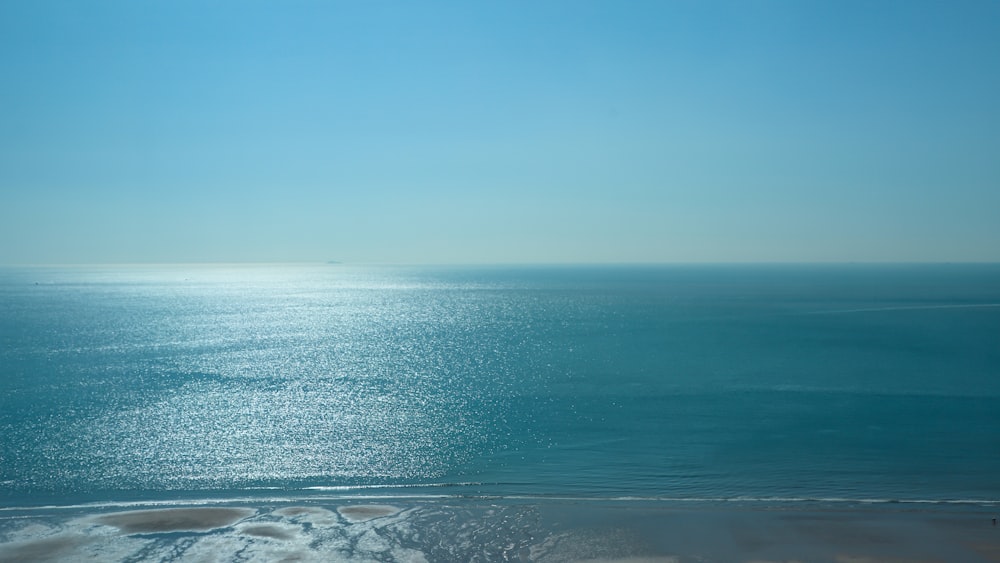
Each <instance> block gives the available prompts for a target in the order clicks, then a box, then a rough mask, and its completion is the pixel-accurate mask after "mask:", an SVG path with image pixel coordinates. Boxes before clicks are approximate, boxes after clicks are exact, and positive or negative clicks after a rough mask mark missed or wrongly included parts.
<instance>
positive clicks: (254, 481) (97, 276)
mask: <svg viewBox="0 0 1000 563" xmlns="http://www.w3.org/2000/svg"><path fill="white" fill-rule="evenodd" d="M553 502H561V503H563V504H561V505H560V506H564V507H565V506H570V507H573V506H588V503H615V505H616V506H626V507H628V506H646V507H648V506H650V505H651V503H652V504H655V503H658V502H663V503H669V504H670V505H671V506H677V505H683V504H685V503H716V505H717V504H718V503H740V505H741V506H747V505H751V506H752V505H754V504H755V503H758V504H761V505H766V506H768V507H774V506H794V505H801V504H807V505H809V506H815V505H817V503H820V504H821V505H822V506H825V507H829V506H834V507H836V506H845V507H853V506H857V505H860V504H883V503H884V504H893V505H901V506H907V507H916V508H919V507H920V506H922V505H949V504H956V505H972V506H978V507H987V509H988V510H997V508H996V507H997V506H998V505H1000V264H671V265H611V266H604V265H602V266H594V265H558V266H538V265H530V266H510V265H504V266H461V267H458V266H399V265H346V264H196V265H112V266H44V267H42V266H33V267H5V268H0V543H2V542H3V541H6V542H7V543H8V544H9V545H12V546H14V547H15V548H17V549H21V550H22V551H20V552H17V553H21V554H22V555H23V554H29V555H30V554H32V553H33V554H35V555H38V554H39V553H42V555H38V559H39V560H42V559H44V558H45V557H48V556H49V555H51V553H50V552H43V551H39V550H36V551H31V550H30V549H29V548H30V545H33V544H30V542H31V541H33V540H32V539H31V538H32V537H36V536H37V537H40V538H43V539H44V538H48V539H50V540H51V539H52V538H56V537H62V536H59V534H63V535H65V534H66V533H68V532H67V529H68V528H67V527H66V526H68V525H69V524H67V523H66V522H67V521H69V520H68V519H69V516H66V517H65V518H63V521H61V522H54V521H46V522H43V523H42V524H39V523H38V522H39V518H40V516H39V515H40V514H43V513H44V514H46V515H52V514H72V515H73V518H78V517H82V516H81V515H83V514H84V513H86V514H90V515H91V517H93V514H95V513H99V514H104V515H105V516H107V514H106V513H109V512H115V513H117V512H122V511H127V510H135V509H143V510H150V509H163V508H170V507H182V506H183V507H190V506H201V507H205V506H209V507H217V508H218V507H228V508H231V507H233V506H236V505H238V506H243V507H246V506H254V507H258V508H256V509H254V510H258V512H255V513H254V514H258V515H261V517H262V518H263V520H266V522H270V524H266V525H270V526H272V527H273V526H279V527H280V526H285V528H282V529H279V530H278V531H275V530H273V529H272V530H270V532H267V530H265V529H264V528H260V527H261V526H265V524H262V523H260V522H257V523H256V524H255V525H256V526H257V527H258V528H255V529H257V530H258V532H260V533H258V534H253V533H249V535H247V534H244V535H243V536H241V537H245V538H250V539H249V540H247V541H248V542H250V543H246V542H244V543H239V544H238V545H237V544H233V545H232V546H230V547H227V548H225V549H231V550H233V551H232V553H236V552H237V551H238V550H239V549H243V550H244V551H241V552H239V553H241V554H242V555H240V557H242V559H239V558H235V559H232V560H247V558H248V557H249V556H248V554H250V553H252V550H251V551H245V550H246V549H248V547H247V546H248V545H250V544H253V545H256V546H257V547H258V548H259V547H260V546H261V545H264V544H267V542H272V543H273V542H280V541H282V538H284V539H285V540H287V539H288V537H291V536H290V535H289V534H291V535H294V534H293V531H295V530H298V532H295V533H299V532H301V533H303V534H306V533H313V534H315V533H318V532H316V530H318V529H319V528H320V527H321V526H320V525H319V524H317V523H316V522H312V523H311V524H310V523H308V522H306V523H303V522H304V521H302V520H301V519H302V518H306V516H309V515H311V516H309V517H312V518H314V520H315V519H316V518H320V517H319V516H317V514H319V515H321V516H322V517H323V518H328V519H329V522H328V524H329V525H330V526H333V527H336V526H341V527H343V526H348V525H353V524H359V523H366V522H367V523H371V522H376V521H378V519H379V518H390V519H391V518H397V519H399V518H402V517H401V516H400V515H401V514H403V515H405V514H411V513H412V514H411V520H410V525H411V526H412V525H413V522H415V521H419V518H420V517H421V516H420V514H423V515H424V517H425V518H426V519H427V521H428V522H431V521H433V522H437V524H436V525H438V528H437V529H440V528H441V527H442V526H444V523H445V522H448V523H450V524H448V525H450V526H452V529H453V531H455V530H459V529H465V528H463V527H462V526H464V525H459V524H457V523H456V519H455V518H454V517H453V516H454V514H455V513H454V512H448V514H451V516H450V517H448V518H445V517H444V516H441V514H444V513H443V512H440V511H441V510H444V507H452V508H451V510H453V511H454V510H458V508H455V507H465V508H462V510H471V511H473V512H475V514H477V515H478V516H476V518H472V517H471V516H470V517H469V519H467V522H466V523H467V524H468V522H472V521H478V522H480V524H481V525H482V526H484V527H483V528H482V529H483V530H486V529H487V528H488V527H489V526H487V524H484V523H483V522H486V521H487V520H489V519H490V518H493V520H490V521H491V522H494V521H495V522H494V524H495V526H494V528H490V529H494V531H495V530H499V529H500V528H497V527H496V526H500V524H499V523H500V522H506V521H507V520H504V519H505V518H507V517H506V516H504V514H505V512H504V511H508V512H507V514H508V516H509V511H511V510H513V511H523V510H529V511H530V510H535V511H536V512H537V510H538V507H540V506H541V507H544V506H549V505H546V503H553ZM463 503H464V504H463ZM352 506H353V507H354V509H356V511H355V513H352V512H351V510H350V508H351V507H352ZM259 507H269V508H266V509H261V508H259ZM296 507H298V508H296ZM338 507H339V508H338ZM345 507H346V508H345ZM497 507H499V508H497ZM525 507H527V508H525ZM233 510H236V509H233ZM240 510H243V509H240ZM281 510H285V511H287V513H281V512H280V511H281ZM338 510H339V512H338ZM366 510H367V512H365V511H366ZM434 510H438V512H434ZM543 510H544V508H543ZM60 511H62V512H60ZM116 511H117V512H116ZM296 511H298V512H296ZM310 511H311V512H310ZM323 511H326V512H323ZM357 511H360V512H357ZM408 511H410V512H408ZM491 511H493V512H491ZM497 511H499V512H497ZM446 512H447V511H446ZM417 513H419V514H417ZM240 514H243V513H232V514H231V515H233V518H234V520H233V521H234V522H235V521H239V518H240V517H241V516H240ZM246 514H249V513H246ZM246 514H243V516H245V515H246ZM282 514H284V520H283V521H281V522H279V520H281V518H279V517H280V516H281V515H282ZM352 514H353V516H352ZM358 514H361V515H362V516H361V517H359V516H358ZM470 514H471V513H470ZM518 514H520V512H518ZM433 515H436V516H433ZM293 517H294V518H293ZM295 518H299V520H295ZM435 518H436V520H435ZM449 518H450V519H449ZM477 518H478V520H477ZM26 519H27V520H26ZM320 519H322V518H320ZM373 519H374V520H373ZM29 520H30V521H31V522H33V524H32V526H28V525H27V524H26V522H28V521H29ZM42 520H44V519H42ZM263 520H262V521H263ZM515 520H516V518H515ZM88 522H89V524H87V525H86V526H84V527H82V528H80V527H78V528H76V529H75V530H76V531H73V534H76V535H75V536H73V537H83V536H81V534H91V535H93V534H95V533H97V532H94V530H95V529H104V528H102V527H101V525H99V524H95V523H94V522H93V520H90V521H88ZM106 523H107V522H105V524H106ZM306 524H308V525H306ZM494 524H490V525H494ZM240 525H243V526H244V528H243V529H244V531H246V526H248V525H249V524H246V523H245V522H244V524H240ZM359 525H360V524H359ZM39 526H40V527H39ZM233 526H236V528H239V525H238V524H233V523H232V522H230V523H229V524H226V525H220V526H214V527H213V526H208V527H207V528H206V527H204V526H203V527H202V528H198V526H189V528H191V529H194V530H195V532H197V533H195V532H191V534H194V535H190V534H189V535H190V537H188V536H185V537H186V538H187V539H185V540H184V541H188V540H190V544H184V545H187V547H184V548H183V549H181V548H180V547H178V546H179V545H181V544H179V543H178V542H179V541H181V540H179V539H177V534H178V533H179V532H177V530H179V529H182V528H184V526H181V527H180V528H175V529H172V534H173V535H170V534H167V535H168V536H170V538H173V539H171V540H170V541H167V540H165V539H164V538H160V539H159V540H156V541H160V544H156V541H154V540H155V538H154V536H155V535H156V534H154V533H152V532H150V530H145V532H144V533H146V534H147V535H146V536H143V535H142V534H139V535H138V536H136V535H135V529H130V528H128V526H121V525H120V526H119V532H120V533H121V535H122V537H125V538H127V539H128V538H131V539H129V541H133V540H135V541H139V540H138V539H136V538H140V539H141V538H146V539H147V540H149V541H148V542H147V543H145V544H142V546H145V547H141V546H140V547H141V548H140V547H135V546H138V545H139V544H135V543H134V542H133V543H130V544H128V545H131V546H133V547H135V549H139V550H140V551H134V550H133V551H128V550H127V549H126V550H125V551H123V552H122V553H124V555H121V560H130V561H141V560H157V561H159V560H163V561H167V560H185V555H184V553H187V554H188V555H191V553H194V552H193V551H185V550H189V549H190V550H193V549H195V548H196V547H197V545H203V544H204V542H205V541H208V540H207V539H205V538H215V539H216V540H218V538H219V537H221V536H218V534H221V533H223V532H220V531H219V530H229V532H232V530H233V529H236V528H234V527H233ZM105 527H107V526H105ZM328 527H329V526H328ZM466 527H468V526H466ZM473 527H475V526H473ZM265 528H266V526H265ZM108 529H112V528H108ZM185 529H186V528H185ZM370 529H376V528H366V530H368V531H370ZM428 529H429V528H428ZM428 529H425V530H424V532H423V533H424V535H425V536H427V535H428V534H430V532H429V531H428ZM81 530H82V531H81ZM205 530H209V531H205ZM213 530H214V531H213ZM261 530H265V531H261ZM281 530H285V531H281ZM289 530H292V531H289ZM168 531H171V530H168ZM189 531H190V530H189ZM508 531H509V530H508ZM265 532H266V533H265ZM466 532H468V530H466ZM522 532H523V533H522ZM522 532H518V533H519V534H521V535H519V536H518V537H519V538H521V539H520V540H511V539H510V537H507V536H504V538H503V542H508V543H509V542H514V543H515V544H517V545H516V546H514V547H516V550H517V551H516V553H518V554H520V555H518V557H520V558H521V559H519V560H545V557H542V556H541V555H545V554H544V553H541V552H539V551H538V550H537V549H536V548H538V549H541V547H539V546H541V545H542V544H543V543H544V541H549V542H550V544H551V543H552V541H553V540H552V538H551V537H549V538H548V539H547V540H546V539H545V538H541V537H540V534H532V533H529V532H524V531H523V530H522ZM102 533H103V532H102ZM365 533H368V532H367V531H366V532H365ZM441 533H444V532H441ZM455 533H457V532H455ZM32 534H34V536H32ZM130 534H132V535H130ZM149 534H152V536H150V535H149ZM213 534H214V535H213ZM400 534H402V532H400ZM470 534H471V535H469V536H468V537H469V538H472V539H471V540H469V541H470V542H471V543H468V545H469V546H471V547H470V549H473V551H470V552H468V553H466V552H462V553H458V552H456V553H452V554H451V555H454V556H455V560H476V558H477V557H479V559H480V560H500V559H501V557H500V554H504V556H503V559H507V560H514V559H512V558H510V557H507V555H509V554H510V553H515V552H514V551H510V550H509V549H508V551H503V550H502V549H501V551H496V552H494V553H493V554H494V555H495V556H496V557H491V556H488V554H487V555H483V556H482V557H480V556H478V555H477V556H473V555H474V554H475V553H480V554H482V553H486V552H485V551H482V550H481V549H480V551H475V549H478V548H479V547H481V545H479V544H476V541H480V542H481V543H482V542H486V543H489V542H488V541H487V539H485V538H486V536H487V535H488V534H485V532H484V533H483V534H482V535H481V536H478V537H479V540H476V537H477V536H476V534H475V533H471V532H470ZM181 535H183V534H181ZM230 535H232V534H230ZM376 535H377V534H376ZM501 535H503V534H499V533H498V537H499V536H501ZM508 535H509V534H508ZM285 536H288V537H285ZM404 536H405V534H404V535H401V536H400V537H401V538H403V537H404ZM227 537H228V536H227ZM338 537H340V536H338ZM381 537H382V539H383V540H385V541H386V542H389V543H391V544H392V546H391V547H385V549H383V550H382V551H378V550H376V551H371V550H368V551H365V549H367V548H365V547H364V546H365V545H366V544H364V542H360V543H359V542H358V541H355V542H354V543H350V542H348V543H347V544H344V545H347V546H348V547H345V548H343V549H341V548H339V547H338V548H336V549H339V550H340V551H337V552H336V553H338V554H339V555H338V557H340V558H341V559H344V560H350V559H352V558H357V557H360V556H361V555H364V557H367V558H369V559H371V558H374V559H377V560H384V561H391V560H411V561H419V560H435V559H436V560H446V559H450V556H442V557H433V556H431V555H429V554H431V553H433V552H432V551H429V550H428V549H429V548H428V549H424V548H425V547H426V546H424V547H421V546H422V545H423V544H421V543H420V541H422V540H419V538H418V536H413V535H409V536H405V538H409V539H405V538H404V539H399V540H398V541H395V540H393V541H390V540H389V539H387V536H385V534H383V535H382V536H381ZM420 537H424V536H420ZM442 537H443V536H442ZM150 538H153V539H150ZM191 538H195V539H198V538H201V540H200V541H201V542H202V543H201V544H198V542H196V541H194V540H191ZM525 538H529V539H525ZM168 539H169V538H168ZM369 539H371V538H369ZM425 539H426V538H425ZM467 539H468V538H467ZM81 541H82V540H81ZM95 541H96V540H95ZM122 541H125V540H122ZM233 541H236V540H233ZM345 541H346V540H345ZM498 541H499V540H498ZM149 542H152V543H149ZM164 542H166V543H164ZM171 542H173V543H171ZM254 542H256V543H254ZM310 542H311V543H310ZM428 542H429V543H428ZM428 542H425V543H428V545H430V543H434V542H437V543H434V545H438V546H439V547H440V545H442V540H441V539H440V538H439V539H436V540H434V542H430V540H428ZM518 542H520V543H518ZM532 542H534V543H532ZM369 543H370V542H369ZM376 543H377V542H376ZM383 543H384V542H383ZM570 543H572V542H568V543H567V545H569V544H570ZM161 544H162V545H161ZM86 545H89V546H90V547H81V548H80V549H91V550H93V549H98V548H97V547H94V546H95V545H97V544H95V543H94V542H91V543H87V544H86ZM122 545H125V544H122ZM150 545H161V547H162V548H163V549H164V550H168V546H169V549H172V550H173V551H170V552H169V553H167V552H166V551H164V553H167V555H163V554H160V555H157V553H159V552H155V550H153V551H149V550H151V549H153V548H152V547H150ZM268 545H270V544H268ZM303 545H304V546H305V547H303V549H305V550H306V551H308V550H313V551H316V550H320V551H318V552H317V553H319V552H321V551H322V549H323V547H322V542H321V541H319V540H317V539H316V538H315V537H312V539H309V541H308V542H306V543H303ZM338 545H339V544H338ZM477 545H478V546H479V547H477ZM484 545H485V544H484ZM574 545H577V544H574ZM18 546H20V547H18ZM25 546H28V547H25ZM234 546H235V547H234ZM352 546H353V547H352ZM77 547H79V546H77ZM182 547H183V546H182ZM272 547H273V546H272ZM369 547H370V546H369ZM383 547H384V546H383ZM529 548H530V549H535V551H530V549H529ZM59 549H62V548H59ZM74 549H75V548H74ZM122 549H125V548H122ZM128 549H132V548H131V547H130V548H128ZM142 549H145V550H146V551H141V550H142ZM331 549H332V548H331ZM392 549H395V550H396V551H391V550H392ZM498 549H500V548H498ZM24 550H27V551H24ZM352 550H353V551H352ZM399 550H402V551H399ZM526 550H529V551H530V553H529V551H526ZM57 551H58V550H57ZM12 553H13V552H12ZM44 553H49V555H44ZM59 553H63V555H65V553H68V552H65V553H64V552H59ZM81 553H82V552H81ZM88 553H91V552H88ZM94 553H97V552H93V553H91V555H93V554H94ZM116 553H117V552H116ZM170 553H173V555H170ZM329 553H332V552H327V555H329ZM373 553H374V554H375V555H372V554H373ZM540 553H541V555H540ZM379 554H381V555H379ZM470 554H473V555H470ZM356 556H357V557H356ZM549 556H550V557H549V560H557V559H558V558H555V556H552V554H551V553H549ZM25 557H26V558H28V559H30V558H31V557H28V556H25ZM52 557H56V558H57V559H58V558H59V557H57V556H52ZM60 557H61V556H60ZM98 557H99V554H98ZM129 557H131V559H129ZM171 557H174V558H173V559H172V558H171ZM227 557H228V556H227ZM233 557H236V556H235V555H233ZM303 557H304V556H303ZM317 557H319V556H317ZM99 558H100V557H99ZM421 558H422V559H421ZM223 559H225V558H223ZM249 559H253V558H252V557H249ZM207 560H208V559H207ZM216 560H221V559H216ZM261 560H265V559H261ZM303 560H305V559H303ZM317 560H319V559H317Z"/></svg>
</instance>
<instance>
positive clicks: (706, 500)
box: [0, 483, 1000, 513]
mask: <svg viewBox="0 0 1000 563" xmlns="http://www.w3.org/2000/svg"><path fill="white" fill-rule="evenodd" d="M478 484H479V483H436V484H422V485H356V486H317V487H305V488H302V489H295V490H290V491H287V492H289V493H291V494H287V495H281V496H253V495H247V496H231V497H218V498H200V499H195V498H190V499H170V500H130V501H111V500H109V501H96V502H88V503H77V504H67V505H53V504H49V505H41V506H6V507H0V513H4V512H7V513H10V512H36V511H62V510H95V509H96V510H104V509H139V508H150V507H181V506H220V505H261V504H294V503H314V502H316V501H327V502H356V501H365V502H370V501H379V502H389V501H397V502H398V501H409V502H414V503H421V502H440V501H454V502H463V501H468V502H476V501H482V502H498V503H502V502H511V503H523V504H536V503H537V504H541V503H547V502H568V503H637V504H640V503H643V504H657V503H664V504H706V505H708V504H733V505H739V504H743V505H748V506H750V505H766V504H772V505H773V504H779V505H780V504H784V505H807V504H813V505H841V506H848V505H853V506H857V505H901V506H907V505H941V506H951V505H954V506H959V505H964V506H984V507H1000V499H974V498H968V499H940V498H939V499H933V498H931V499H920V498H866V497H819V496H817V497H780V496H768V497H749V496H732V497H722V496H720V497H711V496H704V497H675V496H657V495H649V496H636V495H625V496H597V495H595V496H579V495H574V496H569V495H544V494H538V495H530V494H524V495H521V494H513V495H511V494H481V493H459V494H422V493H409V494H405V493H402V494H390V493H387V494H350V492H351V491H364V490H371V489H405V488H411V489H422V488H438V487H461V486H468V485H478ZM254 490H260V489H254ZM305 491H315V492H340V493H344V494H339V495H323V494H301V493H303V492H305ZM297 493H298V494H297Z"/></svg>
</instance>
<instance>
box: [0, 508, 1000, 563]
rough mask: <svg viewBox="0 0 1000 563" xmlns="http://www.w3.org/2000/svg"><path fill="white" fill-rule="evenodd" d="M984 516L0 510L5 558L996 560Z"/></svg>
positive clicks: (934, 512)
mask: <svg viewBox="0 0 1000 563" xmlns="http://www.w3.org/2000/svg"><path fill="white" fill-rule="evenodd" d="M994 508H995V507H982V506H970V505H958V506H938V505H931V506H927V507H924V506H910V505H906V506H902V505H879V506H853V505H852V506H846V507H845V506H822V505H809V506H797V505H789V504H781V503H778V504H773V505H760V504H757V503H748V504H741V503H706V504H698V503H649V502H641V503H636V502H610V501H542V502H532V503H527V502H511V501H503V502H490V501H480V500H477V501H451V500H448V501H445V500H442V501H432V502H423V501H422V502H412V501H411V502H407V501H400V502H393V503H392V504H389V503H387V502H381V501H380V502H378V503H368V502H358V501H350V500H343V499H342V500H334V499H331V500H317V499H313V500H309V501H303V502H296V503H264V504H260V505H256V506H249V505H226V506H219V505H211V506H173V507H169V508H148V507H142V508H140V509H130V510H121V509H117V510H116V509H114V507H110V508H102V509H98V508H93V507H67V508H46V509H4V510H3V511H2V512H0V560H3V561H68V560H84V559H92V560H101V561H235V560H240V561H364V560H379V561H409V562H419V561H540V562H568V561H620V562H626V561H629V562H641V561H660V562H677V563H683V562H695V561H698V562H704V561H718V562H730V561H742V562H754V563H762V562H778V561H782V562H787V561H803V562H814V561H815V562H835V563H875V562H884V563H889V562H892V563H902V562H909V563H916V562H933V561H941V562H951V561H968V562H974V561H1000V527H997V526H994V525H993V523H992V518H993V516H994V514H993V512H992V510H993V509H994Z"/></svg>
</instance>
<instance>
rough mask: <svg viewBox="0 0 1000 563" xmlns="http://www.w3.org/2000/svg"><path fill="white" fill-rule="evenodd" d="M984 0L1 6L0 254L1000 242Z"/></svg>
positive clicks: (992, 46) (764, 254) (549, 254)
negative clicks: (945, 0)
mask: <svg viewBox="0 0 1000 563" xmlns="http://www.w3.org/2000/svg"><path fill="white" fill-rule="evenodd" d="M998 63H1000V3H996V2H978V1H967V2H956V3H947V4H942V3H937V2H924V1H914V2H880V3H874V4H872V3H863V2H836V3H834V2H830V3H801V2H783V1H776V2H635V3H628V4H621V3H615V2H556V1H554V2H544V3H528V2H507V3H496V4H480V3H472V4H469V3H461V2H428V3H420V4H410V3H401V2H381V3H346V2H309V1H292V2H283V3H273V4H272V3H266V2H255V1H251V2H213V3H211V4H208V5H203V4H202V3H195V2H158V1H153V2H144V3H127V2H113V1H95V2H86V3H75V2H58V1H39V2H30V3H29V2H8V3H4V4H3V5H2V6H0V71H2V72H3V75H4V77H5V87H4V88H3V89H2V91H0V104H2V105H0V107H2V109H0V264H116V263H119V264H120V263H273V262H325V261H328V260H338V261H342V262H344V263H407V264H465V263H469V264H565V263H571V264H580V263H584V264H595V263H693V262H697V263H733V262H741V263H742V262H782V263H784V262H796V263H797V262H809V263H813V262H820V263H822V262H998V261H1000V221H997V220H996V212H997V210H998V209H1000V159H998V158H997V155H998V154H1000V105H998V104H997V103H996V100H998V99H1000V74H998V73H996V72H995V71H994V70H993V69H995V68H996V67H997V64H998Z"/></svg>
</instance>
